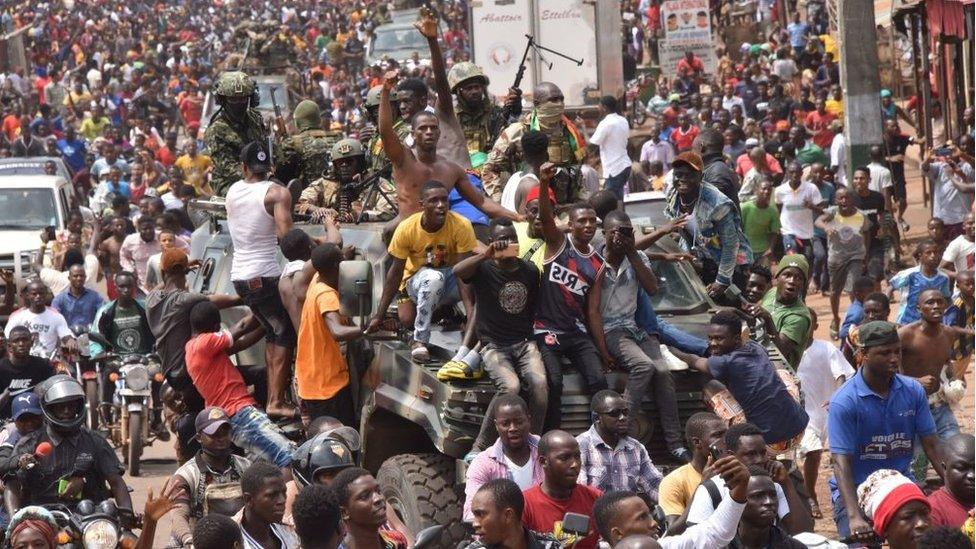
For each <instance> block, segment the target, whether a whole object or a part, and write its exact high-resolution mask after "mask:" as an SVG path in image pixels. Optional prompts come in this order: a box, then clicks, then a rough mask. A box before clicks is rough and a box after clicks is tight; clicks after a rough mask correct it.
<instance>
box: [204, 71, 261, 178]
mask: <svg viewBox="0 0 976 549" xmlns="http://www.w3.org/2000/svg"><path fill="white" fill-rule="evenodd" d="M213 94H214V97H215V99H216V101H217V105H218V106H219V107H220V108H219V109H218V110H217V112H216V113H215V114H214V115H213V117H211V118H210V125H209V126H207V131H206V132H205V133H204V135H203V141H204V143H205V144H206V146H207V152H208V154H209V155H210V159H211V160H212V161H213V171H212V172H211V175H210V178H211V179H210V184H211V186H212V187H213V190H214V192H215V193H216V194H217V195H218V196H224V195H226V194H227V189H229V188H230V186H231V185H233V184H234V183H235V182H237V181H238V180H240V179H241V160H240V159H241V149H243V148H244V145H246V144H247V143H250V142H252V141H257V142H258V143H267V141H268V131H267V128H265V127H264V121H263V120H262V119H261V114H260V113H259V112H258V110H257V109H256V108H253V107H252V105H255V106H256V105H257V104H258V97H257V86H256V85H255V84H254V81H253V80H251V78H250V77H249V76H248V75H246V74H244V73H243V72H240V71H225V72H223V73H221V74H220V76H218V77H217V81H216V83H215V84H214V88H213Z"/></svg>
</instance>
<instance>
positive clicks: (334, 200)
mask: <svg viewBox="0 0 976 549" xmlns="http://www.w3.org/2000/svg"><path fill="white" fill-rule="evenodd" d="M364 155H365V151H363V147H362V144H360V143H359V142H358V141H356V140H354V139H343V140H342V141H339V142H338V143H336V144H335V145H333V146H332V150H331V156H332V159H333V161H335V160H339V159H341V158H349V157H353V156H364ZM363 162H364V164H365V158H363ZM361 176H362V177H365V176H366V175H365V174H362V175H361ZM379 185H380V189H382V190H383V192H384V193H386V195H387V196H388V197H390V200H391V201H393V203H394V204H396V187H395V186H394V185H393V183H391V182H390V181H389V180H388V179H385V178H380V183H379ZM341 187H342V184H341V183H340V182H339V181H336V180H335V179H333V178H326V177H323V178H320V179H318V180H316V181H314V182H313V183H312V184H311V185H309V186H308V187H307V188H306V189H305V190H303V191H302V194H301V196H300V197H299V199H298V204H297V205H296V211H298V212H299V213H301V212H302V210H303V209H304V208H303V207H302V206H303V205H304V204H308V205H311V206H314V207H316V208H327V209H330V210H333V211H335V212H336V213H338V214H339V215H340V217H342V218H345V217H346V214H353V215H357V216H358V214H359V212H360V211H362V210H363V209H365V210H366V220H367V221H388V220H390V219H393V218H394V217H396V211H395V210H394V208H393V206H392V205H391V204H390V203H389V202H387V201H386V200H384V199H383V198H382V197H381V196H380V195H379V193H376V194H375V195H374V196H372V197H370V200H369V203H367V204H363V203H362V196H361V195H360V196H342V195H341V193H340V192H339V189H340V188H341ZM363 192H364V193H365V192H366V189H363Z"/></svg>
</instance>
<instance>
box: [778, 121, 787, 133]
mask: <svg viewBox="0 0 976 549" xmlns="http://www.w3.org/2000/svg"><path fill="white" fill-rule="evenodd" d="M776 131H778V132H787V131H790V123H789V122H787V121H786V120H780V121H779V122H777V123H776Z"/></svg>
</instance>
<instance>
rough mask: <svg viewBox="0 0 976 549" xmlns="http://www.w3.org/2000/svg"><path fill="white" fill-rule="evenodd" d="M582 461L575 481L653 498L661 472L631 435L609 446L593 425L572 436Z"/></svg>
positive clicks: (655, 497)
mask: <svg viewBox="0 0 976 549" xmlns="http://www.w3.org/2000/svg"><path fill="white" fill-rule="evenodd" d="M576 440H577V442H579V445H580V455H581V457H582V464H581V466H580V476H579V482H581V483H583V484H588V485H590V486H594V487H596V488H599V489H600V490H602V491H603V493H607V492H610V491H613V490H629V491H631V492H637V493H644V494H648V495H649V496H650V497H651V499H652V500H654V501H657V489H658V486H660V485H661V479H662V478H663V477H664V475H662V474H661V472H660V471H658V470H657V467H655V466H654V464H653V463H651V456H649V455H648V454H647V449H646V448H644V446H643V445H642V444H641V443H640V442H637V440H636V439H634V438H631V437H624V438H622V439H620V441H619V442H617V447H616V448H611V447H610V446H608V445H607V443H606V442H604V441H603V439H602V438H600V435H599V434H598V433H597V432H596V426H595V425H594V426H591V427H590V430H588V431H586V432H585V433H582V434H581V435H579V436H578V437H576Z"/></svg>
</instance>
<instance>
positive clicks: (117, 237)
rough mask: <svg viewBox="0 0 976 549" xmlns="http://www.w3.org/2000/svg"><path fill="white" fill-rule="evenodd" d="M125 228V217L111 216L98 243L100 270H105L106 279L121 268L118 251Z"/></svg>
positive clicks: (110, 278) (120, 247) (112, 277)
mask: <svg viewBox="0 0 976 549" xmlns="http://www.w3.org/2000/svg"><path fill="white" fill-rule="evenodd" d="M125 228H126V224H125V219H123V218H121V217H113V218H112V219H111V221H109V224H108V228H107V229H106V230H105V233H104V235H105V239H104V240H102V241H101V242H100V243H99V244H98V254H97V255H98V260H99V262H101V264H102V270H103V271H105V277H106V278H107V279H108V280H113V279H114V277H115V275H116V274H118V273H119V272H120V271H121V270H122V266H121V264H120V263H119V253H120V251H121V249H122V241H123V240H125V236H126V234H125V233H126V231H125ZM109 297H111V296H109Z"/></svg>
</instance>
